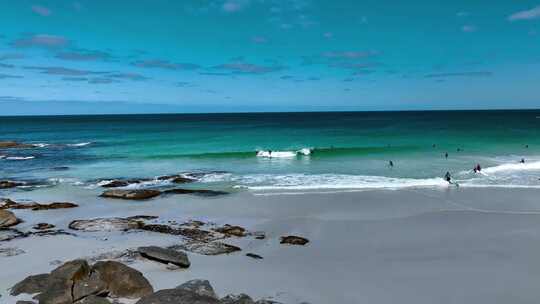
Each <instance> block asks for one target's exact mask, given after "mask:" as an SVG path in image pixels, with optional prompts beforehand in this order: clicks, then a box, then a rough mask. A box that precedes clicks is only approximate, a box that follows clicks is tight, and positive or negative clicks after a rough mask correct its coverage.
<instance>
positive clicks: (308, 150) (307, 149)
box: [297, 148, 312, 156]
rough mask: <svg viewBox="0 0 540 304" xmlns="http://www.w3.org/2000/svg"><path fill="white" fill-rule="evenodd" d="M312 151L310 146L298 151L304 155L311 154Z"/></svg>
mask: <svg viewBox="0 0 540 304" xmlns="http://www.w3.org/2000/svg"><path fill="white" fill-rule="evenodd" d="M311 152H312V150H311V149H309V148H303V149H300V150H298V151H297V153H298V154H302V155H306V156H308V155H311Z"/></svg>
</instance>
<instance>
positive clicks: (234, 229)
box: [214, 225, 246, 237]
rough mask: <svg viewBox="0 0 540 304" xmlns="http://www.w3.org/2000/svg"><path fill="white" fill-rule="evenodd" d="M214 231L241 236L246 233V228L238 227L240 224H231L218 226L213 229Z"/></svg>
mask: <svg viewBox="0 0 540 304" xmlns="http://www.w3.org/2000/svg"><path fill="white" fill-rule="evenodd" d="M214 231H217V232H219V233H223V234H225V235H227V236H236V237H243V236H245V235H246V229H244V228H242V227H240V226H231V225H225V226H223V227H218V228H216V229H214Z"/></svg>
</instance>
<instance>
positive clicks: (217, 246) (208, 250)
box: [173, 241, 242, 255]
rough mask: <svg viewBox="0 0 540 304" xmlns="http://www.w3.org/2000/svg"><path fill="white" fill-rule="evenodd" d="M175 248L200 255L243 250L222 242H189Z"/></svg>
mask: <svg viewBox="0 0 540 304" xmlns="http://www.w3.org/2000/svg"><path fill="white" fill-rule="evenodd" d="M173 248H177V249H182V250H185V251H189V252H193V253H198V254H202V255H220V254H229V253H233V252H237V251H241V250H242V249H241V248H239V247H236V246H233V245H229V244H225V243H222V242H201V241H189V242H186V243H184V244H181V245H177V246H174V247H173Z"/></svg>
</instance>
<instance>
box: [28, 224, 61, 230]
mask: <svg viewBox="0 0 540 304" xmlns="http://www.w3.org/2000/svg"><path fill="white" fill-rule="evenodd" d="M54 227H56V226H54V225H53V224H48V223H38V224H36V225H34V227H32V228H34V229H36V230H48V229H53V228H54Z"/></svg>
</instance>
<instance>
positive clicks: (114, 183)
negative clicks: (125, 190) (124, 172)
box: [101, 180, 129, 188]
mask: <svg viewBox="0 0 540 304" xmlns="http://www.w3.org/2000/svg"><path fill="white" fill-rule="evenodd" d="M126 186H129V182H127V181H123V180H113V181H111V182H109V183H106V184H104V185H101V187H103V188H117V187H126Z"/></svg>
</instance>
